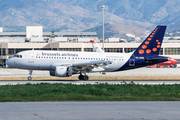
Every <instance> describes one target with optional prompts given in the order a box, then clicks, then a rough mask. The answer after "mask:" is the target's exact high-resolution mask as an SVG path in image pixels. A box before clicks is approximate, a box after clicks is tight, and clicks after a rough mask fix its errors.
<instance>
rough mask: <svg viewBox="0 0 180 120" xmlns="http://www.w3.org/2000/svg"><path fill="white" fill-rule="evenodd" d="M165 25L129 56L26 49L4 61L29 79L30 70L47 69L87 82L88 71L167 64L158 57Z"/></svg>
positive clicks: (158, 28)
mask: <svg viewBox="0 0 180 120" xmlns="http://www.w3.org/2000/svg"><path fill="white" fill-rule="evenodd" d="M165 30H166V26H161V25H159V26H157V27H156V28H155V29H154V30H153V31H152V33H151V34H150V35H149V36H148V37H147V38H146V39H145V40H144V41H143V42H142V43H141V45H140V46H139V47H138V48H137V49H136V50H135V51H134V52H131V53H106V52H74V51H46V50H27V51H22V52H19V53H17V54H15V55H14V56H13V57H12V58H9V59H8V60H7V61H6V64H7V65H8V66H10V67H11V68H19V69H28V70H29V77H28V80H31V79H32V77H31V75H32V72H33V70H48V71H49V73H50V75H51V76H58V77H69V76H72V75H74V74H80V75H79V76H78V78H79V80H85V81H86V80H89V77H88V75H87V73H90V72H117V71H123V70H130V69H135V68H140V67H145V66H149V65H154V64H158V63H161V62H165V61H168V60H169V59H168V57H164V56H159V51H160V48H161V44H162V41H163V37H164V34H165Z"/></svg>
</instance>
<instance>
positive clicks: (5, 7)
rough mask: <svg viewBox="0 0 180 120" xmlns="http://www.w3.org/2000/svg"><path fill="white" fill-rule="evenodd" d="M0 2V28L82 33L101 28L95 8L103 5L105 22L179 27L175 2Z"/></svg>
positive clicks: (135, 25) (67, 0)
mask: <svg viewBox="0 0 180 120" xmlns="http://www.w3.org/2000/svg"><path fill="white" fill-rule="evenodd" d="M0 3H1V4H0V10H1V12H0V18H1V19H0V26H28V25H42V26H44V28H46V29H52V28H54V29H56V30H59V31H83V30H86V29H90V28H93V27H97V26H100V25H102V10H98V6H100V5H102V4H104V5H107V6H109V9H108V10H105V23H109V24H112V23H113V24H117V25H124V26H133V27H138V28H143V29H147V30H151V29H153V28H154V27H155V26H156V25H158V24H166V25H168V30H171V31H172V30H175V29H178V28H179V27H180V20H179V18H180V14H179V13H180V7H179V5H180V1H179V0H173V1H172V0H158V1H157V0H151V1H145V0H136V1H134V0H126V1H122V0H111V1H109V0H103V1H102V0H61V1H59V0H13V1H12V0H6V1H4V0H0ZM114 26H115V27H116V25H114ZM114 29H117V28H114ZM5 30H11V31H13V30H14V28H13V29H11V28H10V27H9V28H8V27H7V28H6V29H5Z"/></svg>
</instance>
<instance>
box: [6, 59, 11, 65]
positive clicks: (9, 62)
mask: <svg viewBox="0 0 180 120" xmlns="http://www.w3.org/2000/svg"><path fill="white" fill-rule="evenodd" d="M6 64H7V65H8V66H10V67H12V59H11V58H10V59H8V60H6Z"/></svg>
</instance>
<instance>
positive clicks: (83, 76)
mask: <svg viewBox="0 0 180 120" xmlns="http://www.w3.org/2000/svg"><path fill="white" fill-rule="evenodd" d="M78 78H79V80H84V81H87V80H89V77H88V76H87V75H86V74H85V75H82V73H80V75H79V77H78Z"/></svg>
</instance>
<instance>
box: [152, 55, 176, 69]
mask: <svg viewBox="0 0 180 120" xmlns="http://www.w3.org/2000/svg"><path fill="white" fill-rule="evenodd" d="M177 63H178V61H177V60H174V59H173V58H171V57H169V61H166V62H162V63H158V64H157V65H151V66H150V67H157V68H158V67H166V66H169V67H174V65H175V64H177Z"/></svg>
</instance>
